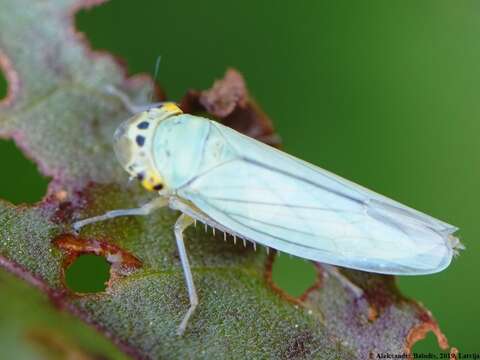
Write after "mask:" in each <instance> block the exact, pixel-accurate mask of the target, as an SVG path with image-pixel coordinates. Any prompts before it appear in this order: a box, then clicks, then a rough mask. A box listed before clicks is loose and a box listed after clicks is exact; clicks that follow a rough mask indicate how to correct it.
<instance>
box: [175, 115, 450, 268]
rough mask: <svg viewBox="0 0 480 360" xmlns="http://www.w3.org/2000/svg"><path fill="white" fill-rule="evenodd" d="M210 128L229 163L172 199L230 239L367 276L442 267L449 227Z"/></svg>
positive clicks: (257, 144) (250, 141)
mask: <svg viewBox="0 0 480 360" xmlns="http://www.w3.org/2000/svg"><path fill="white" fill-rule="evenodd" d="M212 124H213V127H215V128H216V130H217V131H218V132H219V133H220V134H221V136H222V137H223V138H224V139H225V140H226V142H227V143H228V146H230V147H231V148H232V151H233V152H234V153H235V154H236V156H235V157H234V159H230V161H227V162H225V163H224V164H222V165H221V166H216V167H214V168H213V169H212V170H210V171H208V172H205V173H202V174H201V175H199V176H197V177H195V178H194V179H193V180H192V181H190V182H189V183H188V184H187V185H186V186H184V187H183V188H181V189H179V192H178V193H179V195H180V196H182V197H183V198H186V199H187V200H190V201H191V202H193V203H194V204H195V205H196V206H197V207H198V208H199V209H201V210H202V211H203V212H204V213H206V214H207V215H208V216H209V217H211V218H212V219H213V220H215V221H216V222H217V223H220V224H222V225H223V226H224V227H226V228H228V229H231V230H232V232H234V233H237V234H240V235H241V236H243V237H245V238H246V239H248V240H251V241H254V242H258V243H261V244H263V245H265V246H268V247H271V248H274V249H278V250H280V251H282V252H286V253H289V254H292V255H296V256H300V257H303V258H306V259H311V260H315V261H320V262H325V263H329V264H334V265H339V266H345V267H350V268H355V269H359V270H365V271H370V272H379V273H385V274H405V275H408V274H410V275H414V274H428V273H434V272H438V271H440V270H442V269H444V268H445V267H447V266H448V264H449V263H450V261H451V258H452V254H453V251H452V248H451V245H450V242H449V237H450V236H451V235H450V234H451V233H453V232H454V231H456V228H455V227H453V226H451V225H449V224H446V223H444V222H441V221H439V220H436V219H434V218H432V217H430V216H428V215H426V214H423V213H421V212H419V211H416V210H414V209H411V208H409V207H407V206H405V205H402V204H400V203H398V202H395V201H393V200H391V199H388V198H386V197H384V196H382V195H379V194H377V193H375V192H373V191H370V190H368V189H366V188H363V187H361V186H359V185H356V184H354V183H352V182H350V181H347V180H345V179H343V178H341V177H339V176H336V175H334V174H332V173H330V172H328V171H325V170H323V169H321V168H319V167H316V166H314V165H311V164H309V163H307V162H304V161H302V160H299V159H297V158H295V157H293V156H290V155H288V154H285V153H283V152H281V151H279V150H276V149H274V148H271V147H269V146H267V145H264V144H262V143H260V142H258V141H256V140H253V139H251V138H249V137H246V136H244V135H242V134H240V133H238V132H236V131H234V130H232V129H230V128H227V127H225V126H223V125H221V124H218V123H213V122H212Z"/></svg>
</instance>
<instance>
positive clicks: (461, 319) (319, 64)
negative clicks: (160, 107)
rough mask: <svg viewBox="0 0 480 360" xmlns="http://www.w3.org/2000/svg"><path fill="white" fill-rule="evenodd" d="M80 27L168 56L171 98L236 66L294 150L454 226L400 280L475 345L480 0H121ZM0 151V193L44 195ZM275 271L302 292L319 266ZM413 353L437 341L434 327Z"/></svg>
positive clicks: (140, 52) (13, 152)
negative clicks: (441, 245) (448, 244)
mask: <svg viewBox="0 0 480 360" xmlns="http://www.w3.org/2000/svg"><path fill="white" fill-rule="evenodd" d="M77 26H78V28H79V29H81V30H82V31H83V32H85V33H86V35H87V38H88V39H89V40H90V41H91V43H92V45H93V47H94V48H97V49H99V48H100V49H107V50H110V51H112V52H113V53H114V54H116V55H119V56H120V57H122V58H124V59H125V60H126V61H127V63H128V70H129V73H130V74H134V73H138V72H151V71H152V68H153V66H154V63H155V59H156V58H157V56H158V55H161V56H162V63H161V67H160V72H159V82H160V84H161V86H162V87H163V88H164V89H165V90H166V91H167V94H168V95H169V98H170V99H173V100H178V99H179V98H181V96H182V95H183V94H184V93H185V91H186V90H187V89H188V88H197V89H204V88H207V87H209V86H210V85H211V83H212V80H213V79H214V78H220V77H221V76H222V75H223V73H224V71H225V69H226V68H227V67H229V66H233V67H235V68H237V69H238V70H240V71H241V72H242V73H243V74H244V75H245V77H246V79H247V83H248V86H249V88H250V90H251V92H252V93H253V95H254V96H255V98H256V99H257V101H258V102H259V103H260V105H261V106H262V107H263V109H264V110H265V111H266V112H267V113H268V114H269V115H270V116H271V117H272V119H273V120H274V123H275V126H276V129H277V131H278V133H279V134H280V135H281V136H282V138H283V143H284V148H285V149H286V151H288V152H290V153H291V154H294V155H296V156H298V157H301V158H303V159H305V160H307V161H310V162H312V163H314V164H317V165H320V166H322V167H324V168H326V169H328V170H330V171H333V172H335V173H337V174H339V175H341V176H344V177H346V178H348V179H350V180H353V181H355V182H358V183H360V184H362V185H364V186H366V187H368V188H371V189H373V190H376V191H378V192H380V193H383V194H385V195H387V196H389V197H392V198H394V199H396V200H399V201H401V202H403V203H405V204H407V205H410V206H412V207H415V208H417V209H419V210H422V211H424V212H427V213H429V214H431V215H433V216H435V217H438V218H440V219H442V220H445V221H447V222H450V223H452V224H455V225H457V226H458V227H460V228H461V231H460V233H459V234H460V237H461V239H462V241H463V243H464V244H465V245H466V247H467V250H466V251H465V252H463V253H462V254H461V256H460V257H458V258H457V259H455V260H454V262H453V264H452V266H451V267H449V268H448V269H447V270H445V271H444V272H442V273H440V274H436V275H430V276H419V277H402V278H398V283H399V285H400V288H401V289H402V290H403V292H404V293H405V294H406V295H408V296H410V297H413V298H416V299H418V300H420V301H421V302H422V303H424V304H425V305H426V306H427V307H428V308H429V309H430V310H432V312H433V314H434V315H435V317H436V318H437V319H438V321H439V323H440V325H441V328H442V330H443V331H444V332H445V333H446V335H447V336H448V338H449V340H450V344H451V345H453V346H455V347H457V348H459V349H460V350H461V351H463V352H467V351H470V352H473V351H477V352H480V345H478V330H477V327H478V326H479V324H480V306H479V304H478V299H479V297H480V287H479V285H478V284H479V281H478V279H477V275H478V269H477V264H478V260H479V255H478V252H479V250H480V243H479V242H478V239H479V238H480V231H479V227H478V225H477V224H478V222H479V220H478V217H479V202H480V190H479V189H478V179H480V166H479V165H480V161H479V153H480V141H479V135H480V121H479V120H480V99H479V96H480V2H478V1H474V0H472V1H463V0H461V1H459V0H457V1H446V0H435V1H434V0H429V1H418V0H417V1H413V0H410V1H381V0H378V1H361V2H360V1H354V0H352V1H326V0H325V1H320V0H308V1H307V0H305V1H296V2H292V1H258V0H247V1H245V0H244V1H242V2H233V1H220V0H215V1H201V2H200V1H182V2H180V1H172V0H169V1H158V0H156V1H154V0H151V1H136V2H133V1H130V2H129V1H126V0H124V1H120V0H116V1H112V2H110V3H108V4H106V5H103V6H101V7H97V8H94V9H92V10H90V11H85V12H81V13H80V14H79V15H78V16H77ZM4 94H5V81H4V79H1V80H0V95H4ZM0 154H1V155H0V156H1V159H2V165H3V169H4V171H2V176H0V197H3V198H6V199H9V200H11V201H13V202H15V203H19V202H23V201H25V202H34V201H36V200H39V199H40V198H41V197H42V195H43V193H44V191H45V187H46V184H47V179H41V178H39V176H38V175H37V174H36V170H35V167H34V166H33V164H31V163H28V161H26V160H25V159H23V157H22V155H21V154H20V153H19V151H18V150H17V149H16V148H15V147H14V145H13V144H12V143H10V142H6V141H0ZM5 169H6V170H7V171H5ZM100 267H101V268H103V269H104V268H105V267H104V266H103V267H102V266H100ZM275 279H276V280H277V282H278V283H279V284H280V285H281V286H283V287H284V288H285V289H286V290H287V291H289V292H291V293H292V294H298V293H299V292H301V291H302V289H304V288H305V287H307V286H308V285H309V282H310V281H312V268H311V266H310V265H309V264H308V263H306V262H303V261H301V260H299V259H293V258H289V257H288V256H282V257H281V258H280V261H279V262H278V263H277V266H276V267H275ZM415 350H416V351H432V352H437V351H438V348H437V347H436V344H435V342H434V341H433V337H432V336H430V337H429V338H428V340H427V341H425V342H423V343H421V344H419V345H417V346H416V347H415Z"/></svg>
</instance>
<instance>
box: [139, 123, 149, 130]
mask: <svg viewBox="0 0 480 360" xmlns="http://www.w3.org/2000/svg"><path fill="white" fill-rule="evenodd" d="M149 126H150V123H149V122H148V121H142V122H141V123H140V124H138V125H137V128H139V129H141V130H144V129H148V127H149Z"/></svg>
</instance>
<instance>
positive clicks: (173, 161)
mask: <svg viewBox="0 0 480 360" xmlns="http://www.w3.org/2000/svg"><path fill="white" fill-rule="evenodd" d="M234 156H235V154H234V152H233V151H232V149H231V148H230V146H228V144H227V143H226V141H225V139H224V137H223V136H221V134H220V133H219V131H218V130H217V128H216V126H215V125H213V122H212V121H211V120H208V119H205V118H202V117H198V116H193V115H188V114H182V115H177V116H174V117H171V118H169V119H167V120H165V121H163V122H162V123H161V124H159V126H158V128H157V130H156V132H155V135H154V139H153V159H154V163H155V166H156V168H157V169H158V171H159V173H161V175H162V176H163V177H164V179H165V183H166V185H167V186H168V187H169V188H171V189H178V188H179V187H181V186H182V185H184V184H186V183H187V182H189V181H191V180H192V179H193V178H195V177H198V176H199V175H201V174H202V173H204V172H206V171H208V170H209V169H211V168H213V167H215V166H218V165H219V164H221V163H223V162H225V161H228V160H229V159H232V158H233V157H234Z"/></svg>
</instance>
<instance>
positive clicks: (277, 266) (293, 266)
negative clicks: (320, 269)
mask: <svg viewBox="0 0 480 360" xmlns="http://www.w3.org/2000/svg"><path fill="white" fill-rule="evenodd" d="M317 276H318V274H317V270H316V269H315V266H314V265H313V264H312V262H311V261H306V260H303V259H300V258H297V257H290V256H288V255H287V254H283V253H282V255H280V256H278V255H277V256H276V258H275V261H274V263H273V269H272V280H273V282H274V283H275V284H276V285H277V286H278V287H280V288H281V289H282V290H283V291H285V292H286V293H287V294H289V295H291V296H293V297H299V296H301V295H302V294H303V293H304V292H305V291H307V290H308V289H309V288H310V287H312V286H313V285H314V284H315V282H316V280H317Z"/></svg>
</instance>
